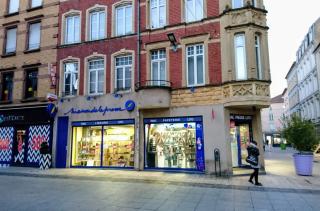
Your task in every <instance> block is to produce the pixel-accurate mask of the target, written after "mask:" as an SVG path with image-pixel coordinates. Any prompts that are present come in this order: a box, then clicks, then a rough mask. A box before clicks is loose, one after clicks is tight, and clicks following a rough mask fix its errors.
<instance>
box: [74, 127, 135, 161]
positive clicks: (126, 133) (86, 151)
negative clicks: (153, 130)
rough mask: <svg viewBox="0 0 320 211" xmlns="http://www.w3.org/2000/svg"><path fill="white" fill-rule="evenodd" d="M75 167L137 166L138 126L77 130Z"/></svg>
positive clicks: (75, 131) (75, 135)
mask: <svg viewBox="0 0 320 211" xmlns="http://www.w3.org/2000/svg"><path fill="white" fill-rule="evenodd" d="M71 163H72V166H75V167H81V166H82V167H133V166H134V125H103V126H88V127H73V144H72V162H71Z"/></svg>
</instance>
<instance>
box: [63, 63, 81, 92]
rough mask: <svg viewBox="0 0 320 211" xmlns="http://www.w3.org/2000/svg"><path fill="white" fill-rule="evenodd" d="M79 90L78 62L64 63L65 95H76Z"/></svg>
mask: <svg viewBox="0 0 320 211" xmlns="http://www.w3.org/2000/svg"><path fill="white" fill-rule="evenodd" d="M77 91H78V63H77V62H66V63H65V64H64V93H63V96H73V95H76V94H77Z"/></svg>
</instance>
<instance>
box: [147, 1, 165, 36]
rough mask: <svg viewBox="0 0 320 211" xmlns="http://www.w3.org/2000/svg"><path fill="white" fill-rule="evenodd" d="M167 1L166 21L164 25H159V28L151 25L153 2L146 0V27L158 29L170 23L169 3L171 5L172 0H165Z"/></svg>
mask: <svg viewBox="0 0 320 211" xmlns="http://www.w3.org/2000/svg"><path fill="white" fill-rule="evenodd" d="M165 1H166V23H165V25H164V26H163V27H157V28H152V27H151V8H150V6H151V3H150V0H147V1H146V29H151V30H156V29H162V28H164V27H166V26H168V25H169V14H170V13H169V8H170V7H169V5H170V0H165Z"/></svg>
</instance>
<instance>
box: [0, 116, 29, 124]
mask: <svg viewBox="0 0 320 211" xmlns="http://www.w3.org/2000/svg"><path fill="white" fill-rule="evenodd" d="M23 120H24V116H16V115H8V116H6V115H0V124H1V123H3V122H15V121H23Z"/></svg>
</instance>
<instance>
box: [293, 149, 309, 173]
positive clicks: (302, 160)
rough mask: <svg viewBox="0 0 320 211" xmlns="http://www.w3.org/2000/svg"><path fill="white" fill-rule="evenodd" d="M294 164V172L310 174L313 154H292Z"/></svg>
mask: <svg viewBox="0 0 320 211" xmlns="http://www.w3.org/2000/svg"><path fill="white" fill-rule="evenodd" d="M293 160H294V166H295V168H296V173H297V174H298V175H302V176H312V168H313V154H312V153H310V154H299V153H297V154H294V155H293Z"/></svg>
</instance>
